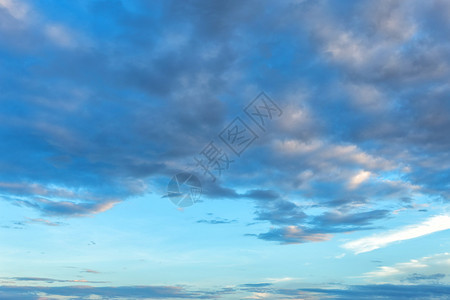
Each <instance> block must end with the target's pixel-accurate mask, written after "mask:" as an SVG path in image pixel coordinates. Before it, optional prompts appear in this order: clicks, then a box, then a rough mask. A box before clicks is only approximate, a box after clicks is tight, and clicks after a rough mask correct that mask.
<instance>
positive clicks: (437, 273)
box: [363, 253, 450, 284]
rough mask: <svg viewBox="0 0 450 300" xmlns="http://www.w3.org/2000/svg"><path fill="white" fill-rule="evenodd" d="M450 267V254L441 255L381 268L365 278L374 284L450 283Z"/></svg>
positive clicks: (365, 275) (369, 273)
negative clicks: (449, 271) (448, 277)
mask: <svg viewBox="0 0 450 300" xmlns="http://www.w3.org/2000/svg"><path fill="white" fill-rule="evenodd" d="M449 267H450V254H449V253H440V254H434V255H431V256H426V257H422V258H420V259H412V260H410V261H408V262H402V263H397V264H395V265H393V266H381V267H378V268H377V270H375V271H372V272H367V273H365V274H364V275H363V277H364V278H365V279H366V280H368V281H371V282H374V283H392V284H401V283H404V282H406V283H413V284H430V283H433V284H434V283H438V282H439V283H446V284H447V283H449V280H448V279H447V278H446V277H447V273H448V270H449Z"/></svg>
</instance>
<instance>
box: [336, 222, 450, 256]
mask: <svg viewBox="0 0 450 300" xmlns="http://www.w3.org/2000/svg"><path fill="white" fill-rule="evenodd" d="M447 229H450V216H448V215H438V216H434V217H432V218H430V219H428V220H425V221H423V222H422V223H420V224H415V225H411V226H406V227H403V228H400V229H397V230H392V231H387V232H383V233H380V234H376V235H373V236H370V237H365V238H361V239H358V240H355V241H351V242H348V243H345V244H344V245H342V247H344V248H345V249H348V250H351V251H353V252H354V253H356V254H360V253H364V252H369V251H373V250H375V249H378V248H383V247H386V246H388V245H389V244H392V243H395V242H399V241H404V240H409V239H414V238H418V237H421V236H424V235H428V234H431V233H434V232H438V231H442V230H447Z"/></svg>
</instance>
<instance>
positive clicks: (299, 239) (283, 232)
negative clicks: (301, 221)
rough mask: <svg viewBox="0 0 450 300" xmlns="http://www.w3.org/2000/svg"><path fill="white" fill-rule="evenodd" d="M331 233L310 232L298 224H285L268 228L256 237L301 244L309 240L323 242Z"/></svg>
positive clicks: (282, 242) (283, 242)
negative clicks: (284, 225)
mask: <svg viewBox="0 0 450 300" xmlns="http://www.w3.org/2000/svg"><path fill="white" fill-rule="evenodd" d="M331 237H332V235H331V234H325V233H316V232H311V231H310V230H308V229H304V228H301V227H298V226H286V227H281V228H273V229H270V230H269V231H268V232H266V233H261V234H259V235H258V238H259V239H261V240H266V241H276V242H280V243H281V244H302V243H309V242H323V241H327V240H329V239H331Z"/></svg>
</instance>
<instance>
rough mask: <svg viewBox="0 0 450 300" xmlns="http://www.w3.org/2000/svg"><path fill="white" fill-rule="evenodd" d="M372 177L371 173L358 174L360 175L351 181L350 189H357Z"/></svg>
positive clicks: (362, 172) (361, 172)
mask: <svg viewBox="0 0 450 300" xmlns="http://www.w3.org/2000/svg"><path fill="white" fill-rule="evenodd" d="M370 175H371V173H370V172H368V171H362V170H361V171H360V172H358V174H356V175H355V176H353V177H352V178H351V179H350V181H349V183H348V188H349V189H351V190H353V189H356V188H357V187H358V186H359V185H360V184H361V183H363V182H364V181H366V180H367V179H369V177H370Z"/></svg>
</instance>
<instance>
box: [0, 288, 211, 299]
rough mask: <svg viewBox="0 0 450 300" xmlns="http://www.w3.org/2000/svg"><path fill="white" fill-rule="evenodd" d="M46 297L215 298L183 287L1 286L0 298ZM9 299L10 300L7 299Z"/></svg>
mask: <svg viewBox="0 0 450 300" xmlns="http://www.w3.org/2000/svg"><path fill="white" fill-rule="evenodd" d="M42 294H43V295H45V296H46V297H52V298H55V297H61V296H67V297H78V298H80V299H83V298H86V297H92V295H94V296H98V297H103V298H108V299H123V298H126V297H128V298H129V297H133V298H134V299H164V298H173V299H211V298H214V296H210V295H208V293H206V292H189V291H186V290H185V289H184V288H181V287H172V286H115V287H110V286H107V287H93V286H87V285H83V286H81V285H80V286H59V287H44V286H20V285H18V286H0V296H1V295H8V297H10V298H9V299H19V298H20V299H36V300H37V299H42V296H39V297H38V296H37V295H42ZM13 297H15V298H13ZM6 299H8V298H6Z"/></svg>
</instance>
